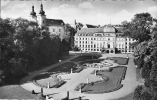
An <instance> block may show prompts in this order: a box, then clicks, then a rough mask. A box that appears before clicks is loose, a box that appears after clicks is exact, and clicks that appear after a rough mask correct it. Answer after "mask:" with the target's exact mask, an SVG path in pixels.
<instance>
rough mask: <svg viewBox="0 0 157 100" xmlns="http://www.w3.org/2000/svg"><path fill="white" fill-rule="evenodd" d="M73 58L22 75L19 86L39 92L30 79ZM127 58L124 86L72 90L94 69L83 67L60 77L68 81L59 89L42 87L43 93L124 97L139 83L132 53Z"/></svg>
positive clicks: (102, 99)
mask: <svg viewBox="0 0 157 100" xmlns="http://www.w3.org/2000/svg"><path fill="white" fill-rule="evenodd" d="M75 57H76V56H75ZM103 57H104V58H106V57H126V54H103ZM103 57H102V58H103ZM73 58H74V57H72V58H70V59H67V60H65V61H62V62H60V63H57V64H54V65H52V66H50V67H47V68H45V69H43V70H40V71H36V72H33V73H31V74H30V75H28V76H26V77H24V78H23V79H22V80H21V81H20V84H21V87H23V88H24V89H26V90H28V91H31V90H35V91H36V92H40V87H38V86H36V85H34V84H33V83H31V82H30V81H31V79H32V78H33V77H34V76H36V75H38V74H39V73H41V72H43V71H47V70H49V69H51V68H53V67H55V66H58V65H60V64H63V63H64V62H67V61H70V60H71V59H73ZM129 58H130V60H129V63H128V65H125V66H126V67H127V71H126V76H125V79H124V80H123V81H122V84H123V85H124V86H123V87H122V88H121V89H119V90H117V91H114V92H110V93H104V94H83V93H80V92H78V91H74V88H75V87H76V86H77V85H78V84H79V83H81V82H86V79H87V77H89V76H88V75H89V74H90V73H91V72H92V70H94V68H88V69H84V70H83V71H81V72H80V73H73V74H69V75H65V76H62V78H65V79H67V81H68V82H67V83H66V84H65V85H63V86H62V87H60V88H59V89H54V88H52V89H44V94H46V95H48V94H50V96H53V97H54V98H62V97H65V96H66V92H67V91H69V92H70V99H73V98H77V97H79V96H81V97H82V98H83V99H89V100H111V99H116V98H120V97H124V96H126V95H128V94H130V93H132V92H133V91H134V89H135V88H136V86H137V85H139V83H138V82H137V81H136V73H135V72H136V68H135V65H134V63H133V56H132V54H129ZM94 78H95V79H97V78H96V77H94V76H90V78H89V79H94Z"/></svg>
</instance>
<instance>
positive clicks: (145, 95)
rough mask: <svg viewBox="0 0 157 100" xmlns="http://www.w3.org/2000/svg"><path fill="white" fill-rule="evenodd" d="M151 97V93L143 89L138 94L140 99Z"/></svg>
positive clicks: (148, 99) (144, 99)
mask: <svg viewBox="0 0 157 100" xmlns="http://www.w3.org/2000/svg"><path fill="white" fill-rule="evenodd" d="M151 99H152V95H151V94H150V93H148V92H147V91H144V92H143V93H142V94H141V96H140V100H151Z"/></svg>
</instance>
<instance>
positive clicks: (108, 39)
mask: <svg viewBox="0 0 157 100" xmlns="http://www.w3.org/2000/svg"><path fill="white" fill-rule="evenodd" d="M88 26H89V25H88ZM88 26H87V27H86V28H82V29H81V30H79V31H77V33H76V34H75V37H74V39H75V42H74V44H75V46H76V47H78V48H79V49H80V50H81V51H83V52H106V53H133V52H134V49H133V48H130V44H131V43H133V42H135V40H133V39H131V38H125V37H122V36H121V35H122V34H123V32H122V27H114V26H113V25H111V24H109V25H106V26H104V27H88Z"/></svg>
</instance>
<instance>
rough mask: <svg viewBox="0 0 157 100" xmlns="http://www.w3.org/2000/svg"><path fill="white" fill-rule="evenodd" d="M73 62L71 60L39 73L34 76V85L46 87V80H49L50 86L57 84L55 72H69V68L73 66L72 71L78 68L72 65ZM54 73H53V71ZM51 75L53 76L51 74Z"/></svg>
mask: <svg viewBox="0 0 157 100" xmlns="http://www.w3.org/2000/svg"><path fill="white" fill-rule="evenodd" d="M74 66H75V64H74V63H72V62H66V63H64V64H62V65H60V66H57V67H55V68H52V69H50V70H49V71H48V73H44V74H40V75H38V76H36V77H34V79H33V80H34V82H35V84H36V85H39V86H42V87H47V86H48V82H50V87H52V86H54V85H56V84H58V83H59V82H60V80H59V79H58V78H57V73H70V72H71V68H73V71H74V72H75V70H77V69H78V68H76V67H74ZM53 72H54V73H56V74H54V73H53ZM51 75H53V77H52V76H51Z"/></svg>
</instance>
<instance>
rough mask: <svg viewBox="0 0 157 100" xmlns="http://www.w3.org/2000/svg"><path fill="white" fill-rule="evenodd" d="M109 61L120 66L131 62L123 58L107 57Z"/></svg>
mask: <svg viewBox="0 0 157 100" xmlns="http://www.w3.org/2000/svg"><path fill="white" fill-rule="evenodd" d="M107 59H110V60H114V61H115V62H116V63H118V64H120V65H127V64H128V62H129V59H128V58H123V57H107Z"/></svg>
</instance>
